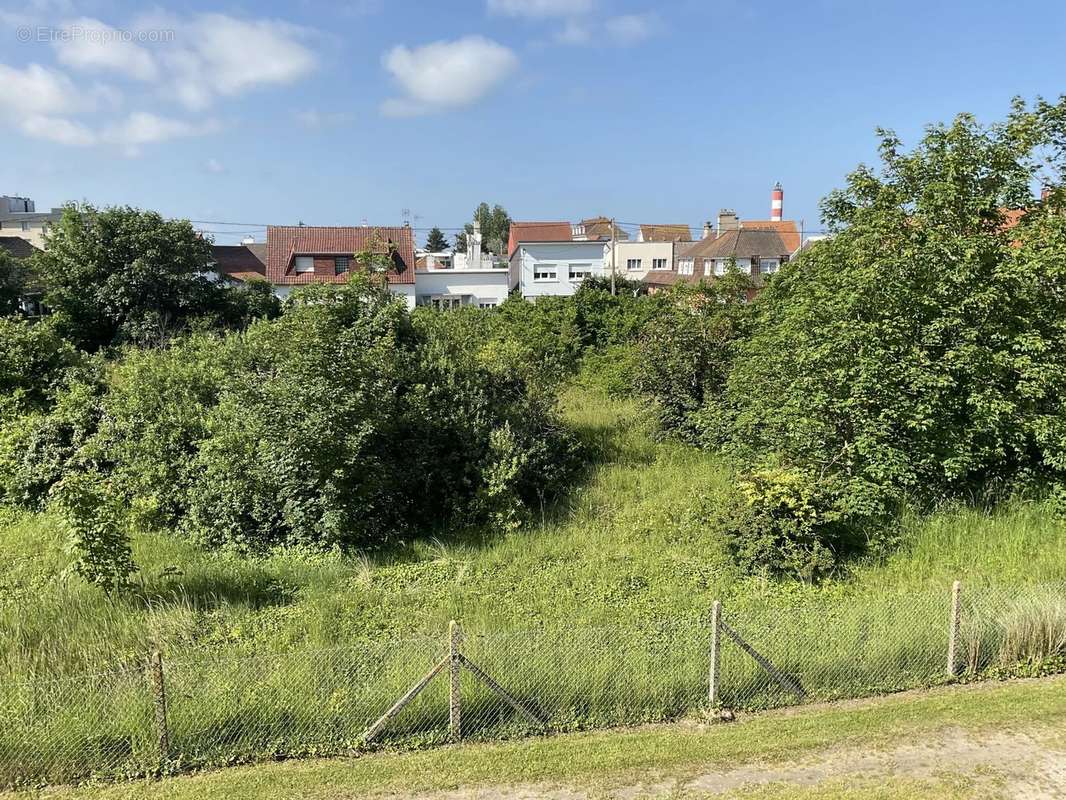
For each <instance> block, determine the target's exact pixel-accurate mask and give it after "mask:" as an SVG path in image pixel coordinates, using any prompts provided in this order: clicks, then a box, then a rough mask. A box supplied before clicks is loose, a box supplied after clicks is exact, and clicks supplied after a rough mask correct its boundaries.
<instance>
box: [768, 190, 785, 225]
mask: <svg viewBox="0 0 1066 800" xmlns="http://www.w3.org/2000/svg"><path fill="white" fill-rule="evenodd" d="M784 204H785V190H784V189H782V188H781V184H780V183H775V184H774V189H773V191H772V192H770V219H771V220H773V221H774V222H780V221H781V212H782V211H783V210H784V208H783V207H784Z"/></svg>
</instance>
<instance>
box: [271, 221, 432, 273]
mask: <svg viewBox="0 0 1066 800" xmlns="http://www.w3.org/2000/svg"><path fill="white" fill-rule="evenodd" d="M375 242H379V243H382V244H383V245H384V244H386V243H388V242H391V243H392V244H393V245H394V246H395V252H394V255H393V266H392V269H390V270H389V271H388V273H387V275H388V279H389V283H394V284H395V283H414V282H415V243H414V236H413V235H412V233H411V229H410V228H409V227H407V226H403V227H399V228H382V227H371V226H358V227H356V226H352V227H338V228H326V227H312V226H310V225H300V226H281V225H271V226H270V227H268V228H267V263H266V276H267V279H268V280H269V281H270V282H271V283H273V284H275V285H283V286H284V285H291V284H300V283H343V282H345V281H347V280H348V275H347V273H342V274H340V275H332V274H330V275H323V274H316V273H314V272H295V271H294V261H295V258H296V256H349V257H351V256H354V255H355V254H356V253H358V252H360V251H362V250H365V249H366V248H367V247H368V246H369V245H371V244H373V243H375ZM353 266H354V264H353Z"/></svg>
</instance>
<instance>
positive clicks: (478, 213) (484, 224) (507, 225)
mask: <svg viewBox="0 0 1066 800" xmlns="http://www.w3.org/2000/svg"><path fill="white" fill-rule="evenodd" d="M474 222H477V223H478V224H479V225H480V226H481V252H483V253H502V252H503V249H504V247H505V246H506V244H507V237H508V236H509V235H510V231H511V217H510V215H508V213H507V210H506V209H505V208H504V207H503V206H501V205H499V204H496V205H494V206H493V207H492V208H489V204H488V203H482V204H481V205H479V206H478V207H477V209H475V210H474ZM465 229H466V233H473V232H474V225H473V223H470V222H468V223H467V224H466V225H465ZM455 250H456V252H457V253H465V252H466V236H465V235H463V234H459V235H458V236H456V237H455Z"/></svg>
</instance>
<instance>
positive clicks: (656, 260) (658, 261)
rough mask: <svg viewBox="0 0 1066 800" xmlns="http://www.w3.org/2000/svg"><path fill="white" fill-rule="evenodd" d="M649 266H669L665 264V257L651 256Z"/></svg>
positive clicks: (662, 267) (664, 267)
mask: <svg viewBox="0 0 1066 800" xmlns="http://www.w3.org/2000/svg"><path fill="white" fill-rule="evenodd" d="M651 268H652V269H669V267H668V266H666V259H665V258H653V259H652V260H651Z"/></svg>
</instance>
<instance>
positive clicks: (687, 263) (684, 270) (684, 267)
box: [677, 258, 694, 275]
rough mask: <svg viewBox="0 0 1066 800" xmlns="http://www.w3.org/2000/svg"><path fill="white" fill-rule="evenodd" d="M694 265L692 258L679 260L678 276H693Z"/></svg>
mask: <svg viewBox="0 0 1066 800" xmlns="http://www.w3.org/2000/svg"><path fill="white" fill-rule="evenodd" d="M693 263H694V262H693V259H691V258H682V259H678V262H677V274H678V275H691V274H692V265H693Z"/></svg>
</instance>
